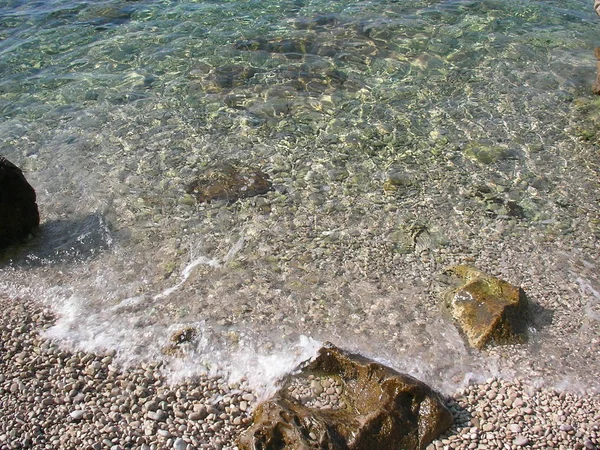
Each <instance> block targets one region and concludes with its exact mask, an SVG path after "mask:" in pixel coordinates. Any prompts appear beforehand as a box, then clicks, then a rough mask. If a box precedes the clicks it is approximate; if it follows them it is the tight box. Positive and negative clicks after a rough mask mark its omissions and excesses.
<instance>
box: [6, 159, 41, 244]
mask: <svg viewBox="0 0 600 450" xmlns="http://www.w3.org/2000/svg"><path fill="white" fill-rule="evenodd" d="M39 224H40V214H39V212H38V207H37V204H36V202H35V191H34V190H33V188H32V187H31V185H30V184H29V183H28V182H27V180H26V179H25V176H24V175H23V172H22V171H21V169H19V168H18V167H17V166H15V165H14V164H13V163H11V162H10V161H8V160H7V159H6V158H4V157H2V156H0V248H4V247H7V246H9V245H11V244H15V243H18V242H20V241H22V240H23V239H25V238H27V237H28V236H29V235H30V234H31V233H32V232H33V231H34V230H35V229H36V228H37V227H38V226H39Z"/></svg>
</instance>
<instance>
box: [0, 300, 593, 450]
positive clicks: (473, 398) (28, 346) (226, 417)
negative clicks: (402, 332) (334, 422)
mask: <svg viewBox="0 0 600 450" xmlns="http://www.w3.org/2000/svg"><path fill="white" fill-rule="evenodd" d="M0 306H2V311H3V312H2V315H1V316H0V325H1V326H0V333H1V336H2V347H3V349H2V350H3V351H2V355H3V356H2V360H1V361H0V368H1V372H0V401H1V404H2V405H3V414H2V417H1V418H0V450H12V449H17V448H34V449H42V448H52V449H63V448H64V449H67V448H83V449H92V450H100V449H104V448H109V449H111V450H119V449H125V448H135V449H140V450H148V449H150V450H158V449H171V448H173V449H176V450H193V449H221V450H227V449H230V450H233V449H236V448H237V447H236V446H235V439H236V438H237V436H238V435H239V433H241V432H242V431H243V430H244V429H245V428H246V427H247V426H248V425H249V424H250V422H251V416H250V415H251V409H252V407H253V405H254V403H255V399H256V397H255V396H254V394H253V393H252V392H250V391H249V390H248V389H247V388H245V387H244V386H240V385H235V384H233V385H229V384H227V382H225V381H224V379H223V378H219V377H211V376H194V377H192V378H190V379H186V380H185V381H183V382H180V383H177V384H175V385H169V384H168V383H167V379H166V377H165V376H164V374H160V373H159V372H158V371H157V369H159V367H160V365H158V366H157V365H152V364H141V365H138V366H135V367H130V368H126V369H119V368H117V367H116V366H114V365H113V364H112V360H113V358H112V355H111V353H110V352H109V353H106V354H102V355H100V354H92V353H85V352H82V351H77V352H70V351H64V350H61V349H60V347H59V346H58V345H57V344H56V343H54V342H51V341H49V340H47V339H44V338H42V337H40V336H39V334H38V332H37V330H39V329H42V328H44V327H47V326H49V325H50V324H51V323H52V321H53V316H52V314H51V313H49V312H48V311H47V310H44V309H43V308H42V307H40V306H39V305H35V304H34V303H33V302H31V301H20V302H16V301H12V300H9V299H6V298H0ZM446 403H447V405H448V407H449V408H450V410H451V411H452V413H453V415H454V418H455V423H454V425H453V426H452V428H451V429H450V430H449V431H448V432H447V433H445V434H444V435H443V436H441V437H440V438H439V439H437V440H435V441H434V442H432V443H431V444H430V445H429V446H428V447H427V450H434V449H501V448H503V449H520V448H524V449H542V448H557V449H565V450H566V449H588V450H594V449H598V448H600V447H599V445H600V396H599V395H597V394H590V395H580V394H575V393H571V392H567V391H564V392H558V391H556V390H553V389H544V388H533V387H531V386H528V385H526V384H525V383H523V382H522V381H519V380H513V381H507V380H498V379H494V378H490V379H488V380H486V381H485V382H484V383H479V384H472V385H469V386H467V387H466V388H464V389H462V390H459V391H458V392H456V393H455V394H454V395H452V396H449V397H446Z"/></svg>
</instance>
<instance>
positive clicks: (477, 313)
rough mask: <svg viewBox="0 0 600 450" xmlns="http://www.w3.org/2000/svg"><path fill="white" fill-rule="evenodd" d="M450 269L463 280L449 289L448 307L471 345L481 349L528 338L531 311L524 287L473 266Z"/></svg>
mask: <svg viewBox="0 0 600 450" xmlns="http://www.w3.org/2000/svg"><path fill="white" fill-rule="evenodd" d="M448 271H449V272H451V273H453V274H454V275H456V276H458V277H459V278H461V279H462V280H463V283H462V284H461V285H460V286H459V287H457V288H455V289H452V290H450V291H449V292H447V293H446V295H445V299H444V307H445V308H446V310H447V311H448V312H449V314H450V316H451V317H452V319H453V320H454V321H455V322H456V324H457V326H458V327H459V329H460V330H461V332H462V333H463V334H464V335H465V337H466V338H467V341H468V343H469V345H471V346H472V347H475V348H479V349H481V348H483V347H485V346H486V345H492V344H496V345H497V344H512V343H520V342H524V341H525V339H526V331H527V326H528V325H529V323H530V320H531V313H530V310H529V303H528V301H527V298H526V296H525V293H524V292H523V290H522V289H521V288H520V287H518V286H513V285H512V284H510V283H507V282H506V281H503V280H500V279H498V278H495V277H492V276H490V275H486V274H484V273H483V272H480V271H479V270H477V269H475V268H473V267H469V266H454V267H451V268H449V269H448Z"/></svg>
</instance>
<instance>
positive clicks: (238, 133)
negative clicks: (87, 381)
mask: <svg viewBox="0 0 600 450" xmlns="http://www.w3.org/2000/svg"><path fill="white" fill-rule="evenodd" d="M599 20H600V19H598V18H597V17H596V16H595V15H594V11H593V8H592V5H591V4H590V2H589V1H562V2H553V1H550V2H549V1H544V2H540V1H411V2H409V1H388V2H386V1H353V2H348V1H338V2H328V1H308V0H306V1H302V0H296V1H289V2H288V1H285V2H280V1H228V2H216V1H205V2H177V1H172V2H169V1H162V2H158V1H156V2H155V1H124V2H118V1H106V2H93V3H92V2H73V1H44V2H37V3H36V2H17V1H13V2H10V1H9V2H6V1H0V74H1V77H0V117H1V119H0V154H2V155H3V156H6V157H7V158H8V159H9V160H11V161H12V162H14V163H16V164H17V165H19V166H20V167H21V168H23V170H24V171H25V173H26V176H27V178H28V179H29V180H30V182H31V183H32V185H33V186H34V187H35V189H36V191H37V193H38V203H39V206H40V210H41V214H42V221H43V223H42V227H41V232H40V234H39V235H38V236H37V237H36V238H35V239H34V240H33V241H31V242H29V243H28V244H27V245H26V246H25V247H24V248H23V249H20V250H15V249H11V250H10V251H9V252H7V254H6V255H5V256H4V260H3V266H2V267H1V268H0V285H1V286H2V287H3V289H4V292H5V293H6V294H7V295H9V296H11V297H13V298H18V297H23V296H29V297H33V298H37V299H39V300H41V301H43V302H46V303H48V304H49V305H52V307H53V308H55V310H56V311H57V313H58V314H59V321H58V324H57V326H56V327H55V328H54V329H53V330H52V331H51V336H53V337H56V338H57V339H61V340H62V341H63V342H64V343H65V345H76V346H79V347H82V348H85V349H99V348H104V347H109V348H117V349H119V355H120V356H121V361H122V362H124V363H127V362H130V361H135V360H136V359H137V358H163V352H162V351H161V349H163V348H164V347H165V346H166V345H168V344H169V336H170V335H171V334H172V333H173V331H175V330H177V329H179V328H181V327H183V326H194V327H195V328H196V329H197V330H198V336H199V337H198V338H197V339H196V340H195V341H194V342H193V343H191V344H190V345H189V346H188V347H186V348H185V349H184V350H185V352H184V353H185V355H186V356H185V357H184V358H183V359H182V358H179V359H178V358H175V359H173V358H171V359H169V358H170V357H168V358H167V359H168V361H170V364H171V368H172V369H173V370H174V371H176V372H177V371H178V373H184V374H185V373H190V372H193V371H194V370H204V369H209V370H219V369H220V370H232V371H234V372H235V373H238V374H243V375H245V376H248V377H251V376H252V374H256V373H259V375H260V376H259V378H261V377H262V378H264V379H266V378H267V375H265V374H264V373H263V372H262V371H264V372H269V370H270V369H271V368H272V367H273V366H281V367H282V369H278V370H284V369H286V368H289V367H291V365H293V362H294V360H297V359H301V358H302V357H305V356H306V355H307V354H309V353H310V352H311V351H312V350H313V347H314V346H315V345H318V344H317V343H318V342H322V341H325V340H331V341H333V342H334V343H336V344H337V345H341V346H346V347H348V348H351V349H354V350H359V351H361V352H364V353H367V354H369V355H370V356H374V357H378V358H381V359H383V360H385V361H387V362H389V363H391V364H392V365H394V366H395V367H397V368H399V369H401V370H406V371H409V372H411V373H412V374H414V375H416V376H418V377H420V378H422V379H425V380H426V381H429V382H431V383H433V384H435V385H436V386H438V387H441V388H444V389H449V390H450V389H452V388H453V387H455V386H457V385H459V384H460V383H462V382H464V380H468V379H470V378H477V377H480V376H482V377H483V376H487V375H490V374H500V375H502V376H507V377H512V376H527V377H529V378H530V379H531V380H532V383H538V384H539V383H546V384H551V385H559V386H565V387H573V388H576V389H583V390H589V389H593V388H594V386H595V384H594V380H596V379H597V378H598V376H600V358H599V357H598V356H597V353H598V349H599V348H600V347H599V345H600V326H599V320H598V317H600V316H599V314H600V310H599V308H600V306H599V305H600V296H599V295H598V292H599V291H600V283H599V281H598V280H599V278H600V277H599V275H598V270H597V267H596V263H595V259H596V257H597V254H598V224H599V223H600V216H599V208H598V192H599V191H598V187H599V186H598V184H599V183H598V176H597V155H598V135H597V133H598V123H599V120H600V119H599V117H600V115H599V114H598V111H600V108H599V107H600V103H599V102H598V101H597V100H596V99H595V98H594V97H593V96H592V95H591V84H592V82H593V80H594V78H595V60H594V57H593V48H594V46H595V45H596V44H598V43H599V42H600V41H599V40H598V35H599V34H598V30H599V28H598V26H599V24H598V21H599ZM222 161H230V162H231V161H233V162H235V164H241V165H249V166H251V167H257V168H260V169H261V170H262V171H264V172H265V173H266V174H268V176H269V177H270V180H271V181H272V187H273V189H272V191H270V192H268V193H267V194H265V195H262V196H260V197H253V198H246V199H241V200H238V201H236V202H233V203H231V204H229V203H227V202H224V201H216V202H213V203H210V204H198V203H197V202H196V201H195V200H194V198H193V197H192V196H190V195H189V193H188V186H189V184H190V183H191V182H193V180H194V179H195V178H196V177H198V175H199V174H202V173H203V172H204V171H205V170H206V168H207V167H211V166H212V165H213V164H215V163H216V162H222ZM456 263H470V264H474V265H476V266H477V267H479V268H480V269H482V270H486V271H488V272H491V273H493V274H495V275H498V276H501V277H502V278H504V279H507V280H509V281H511V282H513V283H515V284H520V285H521V286H523V288H524V289H525V291H526V292H528V294H529V296H530V298H531V299H532V301H533V302H535V303H536V304H537V305H538V306H539V312H540V314H539V319H538V321H537V322H536V324H535V325H534V327H533V328H532V342H531V343H530V344H528V345H527V346H524V347H522V348H519V349H505V350H499V351H498V352H491V353H485V352H484V353H479V352H472V351H469V350H468V349H466V348H465V347H464V345H463V343H462V340H461V338H460V336H459V335H458V334H457V333H456V331H455V330H454V328H453V327H451V326H449V325H448V324H447V323H446V322H445V321H444V319H443V318H442V317H441V315H440V314H439V309H438V302H439V298H440V295H439V294H440V291H441V290H442V289H443V287H444V282H445V280H444V278H443V276H441V273H442V269H443V268H444V267H445V266H447V265H450V264H456ZM565 330H567V331H568V332H567V333H565ZM310 339H314V340H315V342H317V343H315V342H313V341H310ZM567 356H568V357H567ZM275 361H277V363H275ZM574 367H576V368H577V369H575V370H574V369H573V368H574ZM583 367H585V370H584V369H581V370H580V368H583ZM275 372H276V373H279V372H278V371H275Z"/></svg>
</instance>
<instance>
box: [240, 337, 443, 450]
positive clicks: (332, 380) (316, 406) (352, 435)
mask: <svg viewBox="0 0 600 450" xmlns="http://www.w3.org/2000/svg"><path fill="white" fill-rule="evenodd" d="M301 385H305V386H306V387H307V391H308V392H310V393H311V394H312V395H313V396H315V395H318V396H319V399H320V397H322V396H325V397H327V398H329V399H330V401H328V402H327V401H325V402H323V401H320V400H317V401H315V400H314V399H311V398H307V397H306V396H304V395H300V394H297V393H298V392H299V389H298V386H301ZM328 391H331V394H327V392H328ZM332 397H337V399H336V401H333V400H331V398H332ZM451 424H452V415H451V413H450V412H449V411H448V410H447V409H446V407H445V406H444V404H443V403H442V401H441V399H440V397H439V396H438V394H437V393H435V392H434V391H433V390H432V389H431V388H429V387H428V386H427V385H425V384H424V383H422V382H420V381H418V380H416V379H414V378H412V377H410V376H408V375H403V374H400V373H398V372H396V371H395V370H393V369H390V368H389V367H386V366H384V365H382V364H379V363H376V362H374V361H372V360H369V359H367V358H364V357H362V356H359V355H352V354H349V353H346V352H344V351H342V350H340V349H338V348H336V347H335V346H333V345H331V344H326V345H325V346H324V347H323V348H321V350H320V351H319V355H318V356H317V358H316V359H315V360H314V361H312V362H307V363H305V364H304V365H303V366H301V368H300V370H299V372H297V373H296V374H294V375H289V376H288V377H287V378H286V380H285V381H284V384H283V386H282V388H281V389H280V390H279V391H278V392H277V393H276V395H275V396H274V397H273V398H272V399H270V400H268V401H267V402H265V403H262V404H261V405H259V406H258V407H257V409H256V410H255V412H254V423H253V425H252V426H251V427H250V428H249V429H248V430H246V431H245V432H244V433H243V434H242V436H241V437H240V439H239V447H240V449H246V450H250V449H252V450H258V449H262V450H277V449H290V450H291V449H294V450H304V449H328V450H334V449H336V450H337V449H340V450H341V449H345V450H349V449H350V450H372V449H378V450H388V449H389V450H392V449H393V450H397V449H400V448H401V449H404V450H413V449H415V450H416V449H423V448H425V447H426V446H427V445H428V444H429V443H430V442H431V441H432V440H433V439H435V438H436V437H437V436H438V435H439V434H441V433H443V432H444V431H446V430H447V429H448V428H449V427H450V425H451Z"/></svg>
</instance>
